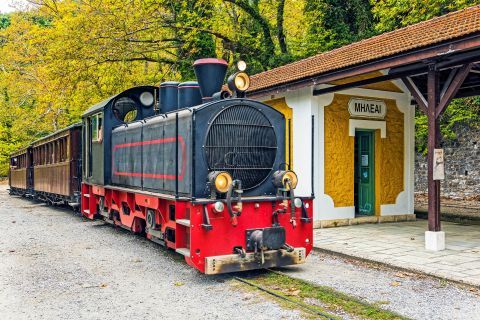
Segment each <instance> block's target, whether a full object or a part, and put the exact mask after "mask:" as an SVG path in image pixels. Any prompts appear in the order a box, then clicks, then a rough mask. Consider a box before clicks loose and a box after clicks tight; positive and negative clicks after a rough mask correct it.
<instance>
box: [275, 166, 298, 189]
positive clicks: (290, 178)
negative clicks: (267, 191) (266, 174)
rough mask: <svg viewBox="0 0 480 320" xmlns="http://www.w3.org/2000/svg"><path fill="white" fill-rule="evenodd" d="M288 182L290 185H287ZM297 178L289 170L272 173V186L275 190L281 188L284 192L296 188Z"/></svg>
mask: <svg viewBox="0 0 480 320" xmlns="http://www.w3.org/2000/svg"><path fill="white" fill-rule="evenodd" d="M288 182H290V184H289V183H288ZM297 183H298V178H297V175H296V174H295V172H293V171H290V170H277V171H275V172H274V173H273V184H274V185H275V187H277V188H283V189H285V190H286V191H289V190H290V186H291V187H292V189H295V188H296V187H297Z"/></svg>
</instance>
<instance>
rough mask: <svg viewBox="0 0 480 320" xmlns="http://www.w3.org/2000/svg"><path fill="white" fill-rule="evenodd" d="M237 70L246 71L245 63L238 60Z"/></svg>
mask: <svg viewBox="0 0 480 320" xmlns="http://www.w3.org/2000/svg"><path fill="white" fill-rule="evenodd" d="M237 68H238V70H240V71H245V70H247V63H246V62H245V61H243V60H240V61H238V62H237Z"/></svg>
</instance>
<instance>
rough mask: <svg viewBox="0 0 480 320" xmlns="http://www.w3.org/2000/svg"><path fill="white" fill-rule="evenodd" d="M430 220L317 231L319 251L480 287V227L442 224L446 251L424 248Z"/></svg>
mask: <svg viewBox="0 0 480 320" xmlns="http://www.w3.org/2000/svg"><path fill="white" fill-rule="evenodd" d="M426 229H427V221H426V220H419V221H414V222H398V223H384V224H365V225H356V226H348V227H339V228H326V229H315V230H314V246H315V247H316V248H319V249H325V250H328V251H332V252H336V253H341V254H344V255H349V256H352V257H358V258H362V259H366V260H371V261H377V262H381V263H384V264H389V265H391V266H394V267H400V268H405V269H409V270H414V271H418V272H421V273H426V274H430V275H433V276H438V277H442V278H446V279H449V280H454V281H459V282H464V283H467V284H471V285H475V286H480V226H479V225H462V224H457V223H451V222H443V223H442V229H443V231H445V236H446V250H444V251H438V252H433V251H428V250H425V248H424V245H425V244H424V243H425V230H426Z"/></svg>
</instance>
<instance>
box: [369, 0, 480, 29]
mask: <svg viewBox="0 0 480 320" xmlns="http://www.w3.org/2000/svg"><path fill="white" fill-rule="evenodd" d="M371 3H372V6H373V8H372V12H373V15H374V17H375V18H376V19H377V21H378V22H377V24H376V25H375V29H376V31H377V32H379V33H382V32H386V31H392V30H395V29H398V28H401V27H405V26H408V25H411V24H414V23H417V22H420V21H425V20H428V19H431V18H433V17H438V16H441V15H444V14H447V13H449V12H452V11H457V10H460V9H463V8H466V7H470V6H473V5H476V4H478V0H381V1H374V0H371Z"/></svg>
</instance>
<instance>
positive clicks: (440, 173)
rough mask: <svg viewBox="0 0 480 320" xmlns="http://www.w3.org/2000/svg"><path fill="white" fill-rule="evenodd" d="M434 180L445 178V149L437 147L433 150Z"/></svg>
mask: <svg viewBox="0 0 480 320" xmlns="http://www.w3.org/2000/svg"><path fill="white" fill-rule="evenodd" d="M433 180H445V162H444V157H443V149H435V150H434V152H433Z"/></svg>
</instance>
